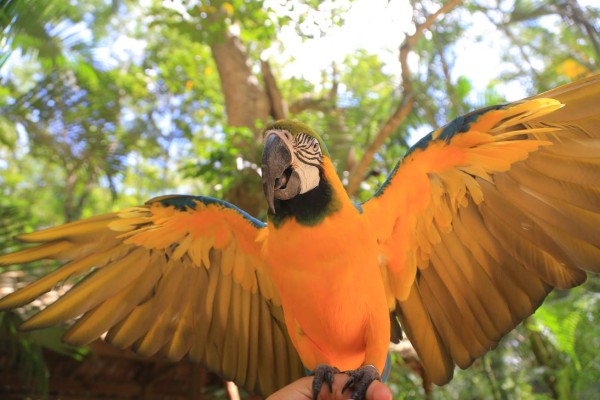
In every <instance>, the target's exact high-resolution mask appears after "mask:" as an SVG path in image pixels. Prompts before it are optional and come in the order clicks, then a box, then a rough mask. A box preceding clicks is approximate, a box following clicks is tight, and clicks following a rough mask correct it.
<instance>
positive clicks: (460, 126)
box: [373, 104, 506, 197]
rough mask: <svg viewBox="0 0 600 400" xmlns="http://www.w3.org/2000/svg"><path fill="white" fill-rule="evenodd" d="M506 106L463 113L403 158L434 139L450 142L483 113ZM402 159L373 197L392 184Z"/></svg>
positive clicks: (424, 138)
mask: <svg viewBox="0 0 600 400" xmlns="http://www.w3.org/2000/svg"><path fill="white" fill-rule="evenodd" d="M505 107H506V105H505V104H500V105H495V106H489V107H484V108H480V109H478V110H475V111H472V112H470V113H468V114H465V115H462V116H460V117H457V118H455V119H453V120H452V121H450V122H449V123H448V124H446V125H445V126H444V127H442V128H440V129H438V130H435V131H432V132H429V133H428V134H427V135H425V136H423V137H422V138H421V139H419V141H418V142H417V143H415V144H414V145H412V146H411V147H410V149H408V151H407V152H406V154H405V155H404V157H403V158H402V160H404V159H405V158H406V157H408V156H409V155H410V154H411V153H413V152H414V151H415V150H425V149H426V148H427V147H428V146H429V143H431V142H432V141H433V142H434V141H437V140H443V141H445V142H449V141H450V140H451V139H452V138H453V137H454V136H455V135H456V134H459V133H463V132H467V131H468V130H469V129H470V128H471V124H472V123H473V122H475V121H477V120H478V119H479V117H480V116H482V115H483V114H485V113H487V112H488V111H493V110H499V109H502V108H505ZM438 132H439V133H438ZM402 160H400V161H399V162H398V163H396V165H395V166H394V169H392V171H391V172H390V173H389V175H388V176H387V178H386V179H385V182H383V184H382V185H381V186H380V187H379V189H377V192H376V193H375V194H374V195H373V197H379V196H380V195H381V194H383V192H384V191H385V189H386V188H387V187H388V185H389V184H390V182H391V180H392V178H393V177H394V175H395V174H396V171H397V170H398V168H399V167H400V165H401V164H402Z"/></svg>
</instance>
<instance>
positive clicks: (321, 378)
mask: <svg viewBox="0 0 600 400" xmlns="http://www.w3.org/2000/svg"><path fill="white" fill-rule="evenodd" d="M339 372H340V370H339V369H337V368H336V367H332V366H330V365H325V364H321V365H318V366H317V367H316V368H315V369H314V370H313V372H312V374H311V375H313V376H314V377H315V379H314V380H313V386H312V389H313V397H312V398H313V400H317V398H318V397H319V393H320V392H321V388H322V387H323V383H327V386H328V387H329V391H330V392H333V379H334V375H335V374H338V373H339Z"/></svg>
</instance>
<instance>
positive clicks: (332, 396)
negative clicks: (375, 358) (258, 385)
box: [267, 374, 392, 400]
mask: <svg viewBox="0 0 600 400" xmlns="http://www.w3.org/2000/svg"><path fill="white" fill-rule="evenodd" d="M313 379H314V377H312V376H307V377H304V378H300V379H298V380H297V381H294V382H292V383H290V384H289V385H287V386H285V387H284V388H282V389H280V390H278V391H277V392H275V393H273V394H272V395H271V396H269V397H267V400H312V383H313ZM348 379H350V378H349V377H348V375H346V374H336V375H335V377H334V380H333V390H332V391H331V392H330V391H329V386H327V384H325V385H323V387H322V388H321V393H319V400H342V399H350V398H351V396H352V390H351V389H347V390H346V391H345V392H344V393H342V388H343V387H344V384H345V383H346V381H347V380H348ZM366 400H392V392H391V390H390V388H388V387H387V386H386V385H385V384H384V383H382V382H380V381H373V383H371V385H370V386H369V389H368V390H367V398H366Z"/></svg>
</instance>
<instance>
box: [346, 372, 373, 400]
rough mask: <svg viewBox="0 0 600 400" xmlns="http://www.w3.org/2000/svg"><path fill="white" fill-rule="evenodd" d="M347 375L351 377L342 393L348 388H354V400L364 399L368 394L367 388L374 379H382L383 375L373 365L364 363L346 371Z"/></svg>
mask: <svg viewBox="0 0 600 400" xmlns="http://www.w3.org/2000/svg"><path fill="white" fill-rule="evenodd" d="M344 373H345V374H346V375H348V376H349V377H350V379H348V381H347V382H346V384H345V385H344V387H343V388H342V393H343V392H345V391H346V389H348V388H352V399H353V400H364V399H365V398H366V396H367V389H368V388H369V385H370V384H371V383H373V381H381V376H380V375H379V372H378V371H377V368H375V367H374V366H372V365H363V366H362V367H360V368H358V369H355V370H351V371H344Z"/></svg>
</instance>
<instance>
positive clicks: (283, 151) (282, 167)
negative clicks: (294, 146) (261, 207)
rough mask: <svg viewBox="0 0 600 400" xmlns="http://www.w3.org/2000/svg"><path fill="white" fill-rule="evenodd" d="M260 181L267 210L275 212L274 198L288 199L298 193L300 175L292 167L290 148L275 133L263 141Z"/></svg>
mask: <svg viewBox="0 0 600 400" xmlns="http://www.w3.org/2000/svg"><path fill="white" fill-rule="evenodd" d="M262 183H263V191H264V192H265V198H266V199H267V203H268V205H269V211H270V212H271V213H272V214H275V199H278V200H289V199H291V198H292V197H294V196H296V195H298V194H299V193H300V188H301V185H300V177H299V176H298V174H297V173H296V172H295V171H294V170H293V168H292V150H291V149H290V148H289V146H288V145H287V144H286V143H285V141H284V140H283V139H282V138H281V137H280V136H279V135H277V134H276V133H271V134H269V135H268V136H267V139H266V141H265V149H264V152H263V159H262Z"/></svg>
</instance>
